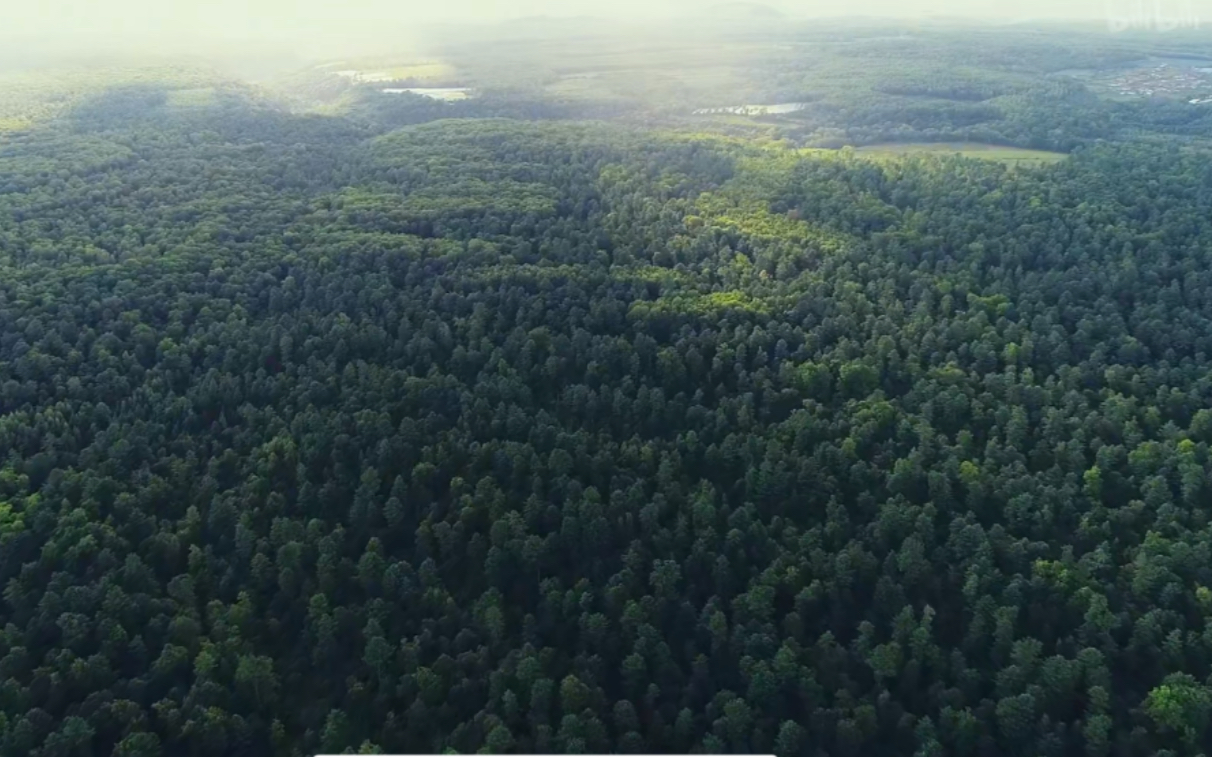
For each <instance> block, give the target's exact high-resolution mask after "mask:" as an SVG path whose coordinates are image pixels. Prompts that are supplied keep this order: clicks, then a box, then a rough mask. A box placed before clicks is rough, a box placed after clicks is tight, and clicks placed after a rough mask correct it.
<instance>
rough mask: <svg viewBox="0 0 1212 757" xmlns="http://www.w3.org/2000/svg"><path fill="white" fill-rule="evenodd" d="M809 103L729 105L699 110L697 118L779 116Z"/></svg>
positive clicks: (696, 112) (805, 106)
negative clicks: (711, 116)
mask: <svg viewBox="0 0 1212 757" xmlns="http://www.w3.org/2000/svg"><path fill="white" fill-rule="evenodd" d="M807 107H808V104H807V103H774V104H773V105H729V106H727V107H723V108H699V109H698V110H696V111H695V112H694V115H696V116H710V115H717V114H721V113H732V114H734V115H738V116H777V115H781V114H783V113H794V112H796V111H797V110H803V109H804V108H807Z"/></svg>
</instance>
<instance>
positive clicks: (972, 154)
mask: <svg viewBox="0 0 1212 757" xmlns="http://www.w3.org/2000/svg"><path fill="white" fill-rule="evenodd" d="M855 152H859V153H863V154H865V155H914V154H922V153H927V154H932V155H962V156H964V157H966V158H980V159H981V160H995V161H998V162H1000V163H1006V164H1009V165H1042V164H1045V163H1057V162H1059V161H1062V160H1064V159H1065V158H1067V157H1068V156H1067V155H1065V154H1064V153H1063V152H1049V151H1048V150H1028V149H1026V148H1023V147H1007V146H1005V145H991V144H986V143H983V142H886V143H881V144H875V145H864V146H863V147H856V148H855Z"/></svg>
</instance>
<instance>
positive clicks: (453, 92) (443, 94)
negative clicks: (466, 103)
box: [382, 87, 471, 100]
mask: <svg viewBox="0 0 1212 757" xmlns="http://www.w3.org/2000/svg"><path fill="white" fill-rule="evenodd" d="M382 91H383V94H387V95H403V94H406V93H407V94H410V95H421V96H422V97H432V98H433V99H434V100H466V99H467V98H468V97H470V96H471V95H470V93H471V88H470V87H405V88H395V87H392V88H388V89H384V90H382Z"/></svg>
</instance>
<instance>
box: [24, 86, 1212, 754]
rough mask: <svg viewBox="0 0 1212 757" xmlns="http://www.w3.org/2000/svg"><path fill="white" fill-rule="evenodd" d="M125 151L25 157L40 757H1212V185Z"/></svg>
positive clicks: (639, 153) (1055, 170) (887, 169)
mask: <svg viewBox="0 0 1212 757" xmlns="http://www.w3.org/2000/svg"><path fill="white" fill-rule="evenodd" d="M142 96H144V95H140V94H138V93H135V94H131V93H130V92H127V93H125V94H122V95H121V97H126V98H130V97H142ZM121 102H123V103H125V104H123V105H121V107H109V106H105V107H102V105H98V106H96V108H95V109H94V110H93V111H87V110H83V111H77V112H76V113H75V114H74V115H72V116H64V117H63V119H61V120H59V121H55V122H54V123H52V124H49V125H46V126H44V127H38V128H33V129H30V130H28V131H27V132H25V133H24V134H20V135H16V136H8V137H4V138H3V139H4V141H3V142H0V454H2V455H3V462H2V463H0V584H2V585H3V593H2V601H0V753H2V754H3V755H5V756H6V757H7V756H8V755H14V756H15V755H31V756H32V757H68V756H71V757H81V756H85V755H99V756H103V757H104V756H107V755H114V756H115V757H151V756H152V755H160V754H171V755H198V756H199V757H201V756H202V755H250V756H251V755H277V756H280V757H294V756H296V755H310V754H314V753H316V752H344V751H362V752H372V751H386V752H432V753H441V752H448V751H452V750H453V751H455V752H458V753H474V752H477V751H487V752H493V753H501V752H510V751H514V752H524V753H525V752H531V753H533V752H547V751H560V752H566V753H595V752H596V753H604V752H648V753H660V752H692V751H694V752H716V753H719V752H765V753H769V752H773V753H776V754H778V755H780V757H791V756H795V757H817V756H822V755H907V754H919V755H944V754H945V755H1024V756H1025V755H1033V756H1034V755H1092V756H1094V755H1115V756H1117V757H1119V756H1123V757H1128V756H1135V755H1141V756H1142V757H1143V756H1144V755H1156V754H1172V755H1176V754H1197V753H1200V752H1202V751H1206V750H1207V749H1208V748H1209V747H1212V744H1210V743H1209V734H1208V729H1207V728H1206V726H1207V724H1208V721H1209V717H1210V716H1212V688H1210V686H1209V675H1210V674H1212V525H1210V523H1209V513H1208V507H1207V503H1208V502H1209V497H1210V495H1212V489H1210V487H1209V478H1208V473H1209V444H1210V443H1212V411H1210V410H1209V408H1210V407H1212V378H1210V376H1212V372H1210V368H1212V365H1210V362H1209V361H1210V356H1212V318H1210V316H1212V258H1210V256H1209V244H1210V242H1212V231H1210V230H1209V226H1208V223H1209V221H1208V219H1209V218H1212V163H1210V161H1209V158H1208V156H1207V155H1206V154H1203V153H1199V152H1194V151H1180V150H1179V149H1177V148H1171V147H1164V146H1150V145H1106V146H1101V147H1093V148H1087V149H1080V150H1078V151H1076V152H1075V154H1074V155H1073V156H1072V157H1071V158H1069V159H1068V160H1066V161H1064V162H1060V163H1057V164H1055V165H1053V166H1050V167H1046V168H1029V167H1022V166H1020V167H1016V168H1010V167H1007V166H1004V165H1001V164H999V163H996V162H986V161H978V160H971V159H963V158H958V157H956V158H940V157H929V156H923V157H911V158H903V159H900V158H896V159H889V158H887V157H882V158H879V159H868V158H866V157H864V156H863V155H862V154H860V153H854V152H852V151H849V150H843V151H839V152H822V151H808V150H796V149H792V148H791V147H788V146H787V145H786V144H783V143H776V142H767V143H758V142H747V141H742V140H736V139H726V138H720V137H710V136H686V135H681V134H676V133H663V132H656V131H644V130H636V129H632V128H623V127H620V126H609V125H604V124H577V123H535V122H525V121H519V120H508V119H491V120H466V121H439V122H435V123H430V124H425V125H420V126H411V127H407V128H404V129H401V130H397V131H393V132H390V133H386V134H379V133H375V132H372V131H371V130H369V129H368V128H367V127H364V126H359V125H358V124H356V123H354V122H352V121H346V120H343V119H340V118H333V117H320V116H292V115H287V114H284V113H282V112H280V111H276V110H273V109H270V108H265V107H259V106H256V105H255V104H252V103H249V102H247V101H244V100H241V99H239V98H235V99H232V100H230V101H227V100H223V99H222V98H220V101H219V102H218V104H212V105H210V106H206V107H191V108H180V107H176V106H174V105H173V103H172V102H171V100H170V101H168V103H167V104H165V103H164V102H160V101H157V100H154V99H153V100H149V101H139V100H137V99H136V100H135V101H131V100H129V99H127V100H124V101H121ZM140 103H141V104H140ZM111 104H112V103H111ZM132 113H142V115H140V116H138V117H135V116H132V115H131V114H132ZM85 116H87V117H85Z"/></svg>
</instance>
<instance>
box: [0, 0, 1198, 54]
mask: <svg viewBox="0 0 1212 757" xmlns="http://www.w3.org/2000/svg"><path fill="white" fill-rule="evenodd" d="M724 1H725V0H609V2H602V0H0V43H5V42H7V43H9V44H20V45H21V46H24V47H25V48H28V49H39V48H46V49H54V50H57V51H58V50H68V51H72V50H78V51H81V52H84V51H86V49H87V48H90V47H94V46H99V47H111V48H112V47H119V48H120V47H123V46H143V45H146V46H148V47H149V48H156V49H163V50H164V51H171V50H172V49H173V48H175V47H189V46H191V45H197V44H204V43H206V42H220V43H228V44H240V43H248V42H250V41H253V40H264V41H265V42H266V43H267V44H271V43H273V42H274V41H281V40H285V39H294V40H299V39H306V38H307V37H308V35H320V36H323V35H326V34H327V35H330V36H340V37H343V38H344V39H345V40H347V41H348V40H349V39H351V38H356V37H357V35H359V34H361V33H367V34H371V33H374V32H376V31H379V32H381V31H382V29H383V28H396V27H399V28H411V27H413V26H415V25H420V24H426V23H434V22H456V23H461V22H480V23H491V22H498V21H502V20H507V19H509V18H516V17H525V16H537V15H546V16H563V17H567V16H582V15H589V16H600V17H609V18H614V19H622V20H626V19H634V20H639V21H643V20H653V19H659V18H662V17H666V18H667V17H672V16H678V15H683V16H684V15H693V14H695V13H696V12H697V11H701V9H703V8H704V7H706V6H710V5H713V4H716V3H717V2H724ZM759 2H760V3H761V4H764V5H768V6H771V7H774V8H777V9H778V10H780V11H782V12H784V13H786V14H788V15H789V16H793V17H813V16H840V15H851V16H854V15H869V16H895V17H901V18H904V17H912V16H930V15H934V16H937V15H947V16H969V17H973V18H988V19H997V20H1026V19H1031V18H1041V19H1043V18H1052V19H1056V18H1068V19H1076V18H1087V19H1098V18H1106V17H1107V14H1108V12H1109V9H1111V8H1123V7H1130V6H1131V5H1132V4H1133V3H1138V2H1144V3H1146V4H1147V5H1148V7H1150V8H1152V7H1154V5H1155V4H1157V6H1158V7H1159V8H1162V9H1165V8H1168V7H1169V6H1173V7H1174V8H1178V7H1180V6H1182V5H1183V4H1186V6H1185V7H1190V6H1191V4H1192V3H1194V4H1196V5H1198V6H1200V7H1204V6H1206V7H1208V8H1209V10H1212V0H759ZM1200 15H1203V14H1200ZM1209 15H1210V16H1212V14H1209ZM405 33H406V32H405ZM317 38H319V37H317Z"/></svg>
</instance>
